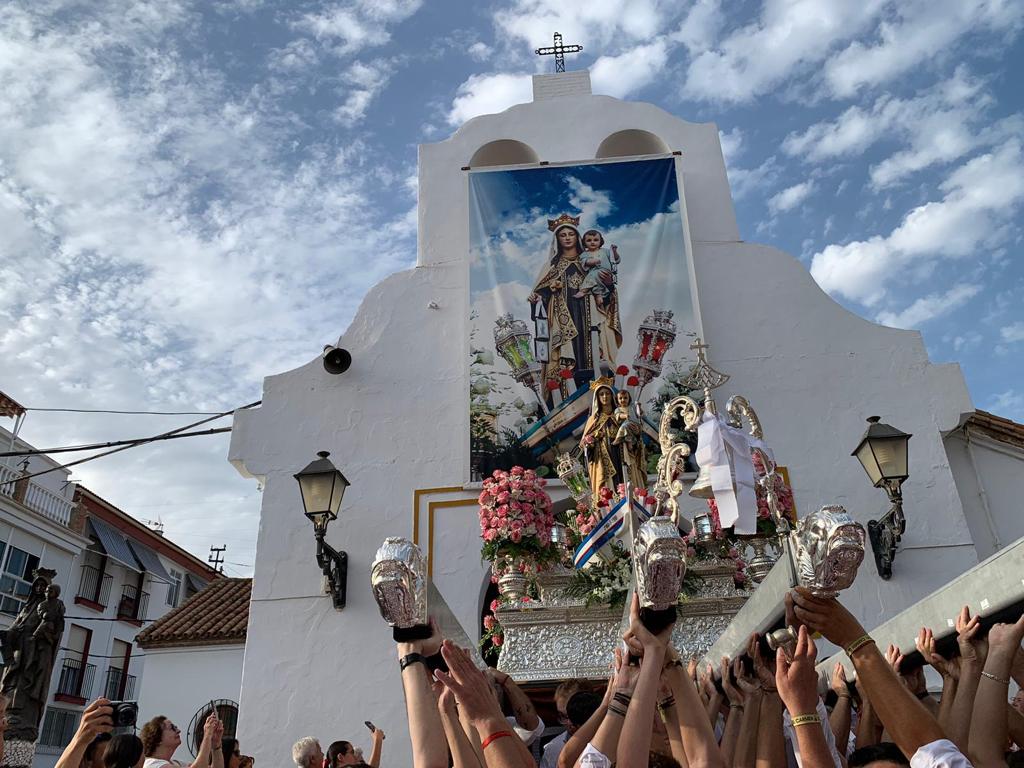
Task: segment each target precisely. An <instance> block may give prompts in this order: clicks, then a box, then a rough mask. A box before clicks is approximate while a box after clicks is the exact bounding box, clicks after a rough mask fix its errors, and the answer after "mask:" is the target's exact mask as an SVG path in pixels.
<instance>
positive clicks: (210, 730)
mask: <svg viewBox="0 0 1024 768" xmlns="http://www.w3.org/2000/svg"><path fill="white" fill-rule="evenodd" d="M219 724H220V719H219V718H218V717H217V713H216V712H215V711H213V712H210V715H209V717H207V718H206V722H205V723H203V738H209V739H210V740H211V741H216V739H217V727H218V725H219ZM221 728H223V726H221Z"/></svg>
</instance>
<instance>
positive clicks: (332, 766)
mask: <svg viewBox="0 0 1024 768" xmlns="http://www.w3.org/2000/svg"><path fill="white" fill-rule="evenodd" d="M366 727H367V728H369V729H370V732H371V733H372V735H373V745H372V747H371V748H370V760H369V762H367V763H364V762H363V756H362V754H360V751H359V750H358V749H357V748H356V747H354V746H353V745H352V742H350V741H335V742H333V743H332V744H331V746H329V747H328V748H327V759H326V760H325V761H324V768H343V767H344V766H347V765H369V766H370V768H380V756H381V749H382V747H383V742H384V731H382V730H381V729H380V728H377V727H376V726H374V725H373V723H371V722H370V721H366Z"/></svg>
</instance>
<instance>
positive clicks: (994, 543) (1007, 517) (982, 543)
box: [946, 427, 1024, 559]
mask: <svg viewBox="0 0 1024 768" xmlns="http://www.w3.org/2000/svg"><path fill="white" fill-rule="evenodd" d="M946 453H947V455H948V456H949V463H950V466H951V467H952V468H953V474H954V477H955V478H956V485H957V488H958V490H959V492H960V500H961V501H962V502H963V507H964V512H965V514H966V516H967V524H968V526H969V527H970V530H971V535H972V536H973V538H974V542H975V546H976V547H977V549H978V557H979V558H981V559H984V558H986V557H989V556H990V555H992V554H994V553H995V552H996V551H998V550H1000V549H1002V548H1003V547H1005V546H1007V545H1008V544H1010V543H1012V542H1014V541H1016V540H1017V539H1019V538H1021V537H1022V536H1024V450H1021V449H1020V448H1016V447H1014V446H1012V445H1008V444H1006V443H1003V442H1000V441H997V440H993V439H992V438H990V437H987V436H985V435H981V434H978V433H977V432H974V431H971V430H970V428H969V427H968V430H967V431H965V430H964V429H959V430H957V431H956V432H954V433H952V434H951V435H949V436H948V437H947V438H946Z"/></svg>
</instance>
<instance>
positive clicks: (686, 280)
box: [469, 158, 699, 488]
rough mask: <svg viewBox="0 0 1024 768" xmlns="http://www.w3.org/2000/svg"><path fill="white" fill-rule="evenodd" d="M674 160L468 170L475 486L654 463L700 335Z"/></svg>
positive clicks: (649, 467)
mask: <svg viewBox="0 0 1024 768" xmlns="http://www.w3.org/2000/svg"><path fill="white" fill-rule="evenodd" d="M676 163H677V161H676V158H661V159H650V160H635V161H623V162H603V163H587V164H578V165H559V166H542V167H530V168H521V169H516V170H495V171H482V170H481V171H471V172H470V174H469V189H470V248H471V254H470V281H469V286H470V331H469V333H470V394H469V399H470V402H469V408H470V420H469V423H470V456H471V459H470V462H471V466H470V476H471V478H472V479H480V478H481V477H482V476H485V475H487V474H489V473H491V472H492V471H493V470H494V469H508V468H510V467H512V466H515V465H520V466H523V467H525V468H534V469H536V470H537V472H538V474H540V475H542V476H543V475H548V476H549V477H553V476H554V474H555V466H556V464H557V462H558V459H559V458H560V457H561V456H562V455H563V454H570V455H572V456H573V457H575V458H578V460H579V461H580V462H587V463H589V464H590V465H591V466H592V467H593V466H598V467H599V469H598V472H599V474H600V476H601V478H602V484H604V485H607V486H609V487H612V488H614V487H616V485H618V484H620V483H624V482H626V481H627V480H630V479H634V483H633V484H634V486H635V485H636V484H637V483H638V482H639V478H646V475H647V473H649V472H653V471H654V467H655V466H656V464H657V459H658V442H657V436H658V420H659V419H660V415H661V414H660V411H661V407H662V406H663V405H664V404H665V403H666V402H667V401H668V400H669V399H670V398H671V397H673V396H675V395H677V394H682V393H684V392H685V390H683V389H682V386H681V384H680V379H681V378H682V377H683V376H685V374H686V372H687V371H688V369H689V366H690V364H691V363H692V360H693V353H692V352H691V350H690V349H689V347H690V343H691V341H692V337H694V336H696V335H698V332H699V328H698V318H697V312H696V309H695V302H694V300H693V293H692V268H691V265H690V261H689V259H690V250H689V248H688V247H687V243H686V235H685V230H684V221H683V216H682V214H681V212H680V192H679V183H678V179H677V173H676ZM602 461H603V464H602V463H601V462H602ZM591 476H592V477H593V472H592V473H591Z"/></svg>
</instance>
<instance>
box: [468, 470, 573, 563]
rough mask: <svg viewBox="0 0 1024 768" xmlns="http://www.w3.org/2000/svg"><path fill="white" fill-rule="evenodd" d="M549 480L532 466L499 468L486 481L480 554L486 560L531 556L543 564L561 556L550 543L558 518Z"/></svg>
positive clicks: (480, 497) (530, 557)
mask: <svg viewBox="0 0 1024 768" xmlns="http://www.w3.org/2000/svg"><path fill="white" fill-rule="evenodd" d="M546 484H547V481H546V480H544V479H543V478H541V477H537V473H536V472H534V471H533V470H532V469H523V468H522V467H519V466H516V467H512V469H511V470H509V471H508V472H506V471H505V470H502V469H496V470H494V472H493V473H492V474H491V476H490V477H488V478H486V479H485V480H484V481H483V490H482V491H481V492H480V496H479V498H478V499H477V501H478V502H479V504H480V510H479V516H480V536H481V538H482V539H483V541H484V543H483V547H482V548H481V554H482V555H483V558H484V559H485V560H489V561H491V562H494V561H496V560H497V559H498V558H499V557H511V558H528V559H529V560H531V561H532V562H534V563H536V564H538V565H542V564H544V563H547V562H550V561H551V560H554V559H556V558H557V557H558V552H557V551H556V549H555V548H554V547H552V546H551V528H552V526H554V524H555V517H554V515H553V514H552V512H551V497H550V496H548V494H547V492H546V491H545V490H544V486H545V485H546Z"/></svg>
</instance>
